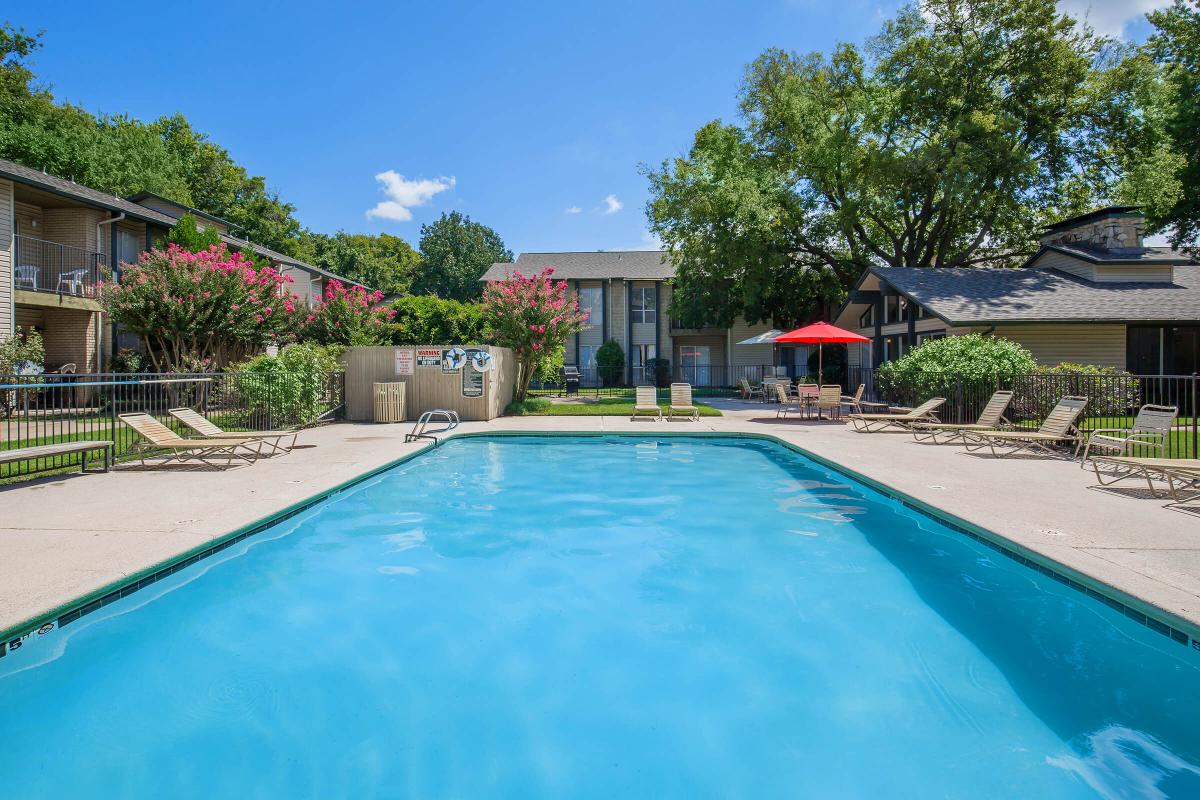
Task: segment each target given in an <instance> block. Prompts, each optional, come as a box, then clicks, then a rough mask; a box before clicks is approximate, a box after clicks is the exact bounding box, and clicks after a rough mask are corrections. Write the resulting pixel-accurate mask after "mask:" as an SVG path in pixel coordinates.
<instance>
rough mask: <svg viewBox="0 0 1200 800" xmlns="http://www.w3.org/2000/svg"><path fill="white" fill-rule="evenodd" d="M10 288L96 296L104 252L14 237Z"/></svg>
mask: <svg viewBox="0 0 1200 800" xmlns="http://www.w3.org/2000/svg"><path fill="white" fill-rule="evenodd" d="M15 238H16V240H17V250H16V255H17V258H16V261H15V262H14V267H13V288H16V289H24V290H26V291H30V292H49V293H50V294H65V295H70V296H72V297H95V296H96V295H97V294H98V293H99V287H100V281H101V280H103V278H104V276H105V275H106V274H107V271H108V263H107V260H106V259H105V257H104V254H103V253H96V252H93V251H91V250H84V249H83V248H81V247H71V246H70V245H65V244H59V243H58V242H48V241H46V240H44V239H34V238H32V237H30V236H17V237H15Z"/></svg>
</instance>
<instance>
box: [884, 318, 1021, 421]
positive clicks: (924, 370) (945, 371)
mask: <svg viewBox="0 0 1200 800" xmlns="http://www.w3.org/2000/svg"><path fill="white" fill-rule="evenodd" d="M1036 366H1037V361H1035V360H1034V358H1033V354H1031V353H1030V352H1029V351H1028V350H1026V349H1025V348H1024V347H1022V346H1021V345H1019V344H1018V343H1016V342H1014V341H1012V340H1011V339H1003V338H1000V337H998V336H983V335H981V334H978V333H969V334H966V335H965V336H946V337H944V338H942V339H931V340H929V341H927V342H925V343H924V344H922V345H919V346H917V347H915V348H913V349H912V350H910V351H909V352H908V353H907V354H906V355H905V356H903V357H902V358H898V359H896V360H895V361H888V362H887V363H885V364H884V365H883V366H881V367H880V368H879V372H878V374H877V377H876V380H877V384H876V385H877V388H878V390H879V391H880V393H881V394H882V395H883V396H884V397H885V398H887V399H888V400H890V401H892V402H898V403H905V404H912V403H915V402H920V401H922V400H924V399H926V398H929V397H935V396H939V395H940V396H943V397H951V396H952V395H954V394H955V393H960V392H962V391H964V390H965V389H971V390H972V392H971V393H972V394H976V393H978V391H983V390H985V389H986V388H987V387H988V386H991V387H993V388H1003V387H1007V386H1011V385H1012V380H1013V378H1014V377H1015V376H1018V375H1026V374H1028V373H1030V372H1033V370H1034V368H1035V367H1036Z"/></svg>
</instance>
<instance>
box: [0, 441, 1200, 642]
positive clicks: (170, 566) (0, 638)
mask: <svg viewBox="0 0 1200 800" xmlns="http://www.w3.org/2000/svg"><path fill="white" fill-rule="evenodd" d="M581 436H582V437H589V438H609V437H622V438H643V439H644V438H693V439H752V440H758V441H767V442H771V443H773V444H777V445H780V446H782V447H784V448H786V449H788V450H790V451H792V452H794V453H797V454H799V455H801V456H804V457H805V458H808V459H810V460H812V461H813V462H815V463H817V464H820V465H821V466H823V467H826V468H828V469H832V470H834V471H835V472H838V473H839V474H842V475H845V476H846V477H848V478H850V479H852V480H855V481H858V482H860V483H862V484H864V485H866V486H867V487H869V488H871V489H873V490H875V491H877V492H879V493H880V494H883V495H884V496H886V497H888V498H890V499H892V500H895V501H897V502H899V503H901V504H902V505H904V506H906V507H908V508H911V509H913V510H914V511H917V512H919V513H922V514H924V515H926V516H928V517H931V518H933V519H934V520H936V521H937V522H940V523H942V524H944V525H946V526H948V527H950V528H952V529H954V530H956V531H957V532H959V533H962V534H965V535H967V536H969V537H971V538H973V539H975V540H977V541H980V542H981V543H983V544H984V545H986V546H989V547H991V548H992V549H995V550H998V551H1000V552H1001V553H1002V554H1003V555H1005V556H1008V557H1010V558H1013V559H1014V560H1016V561H1017V562H1018V563H1021V564H1023V565H1024V566H1027V567H1029V568H1030V569H1034V570H1035V571H1037V572H1040V573H1042V574H1044V575H1046V576H1047V577H1050V578H1052V579H1054V580H1057V581H1059V582H1060V583H1063V584H1064V585H1066V586H1068V587H1069V588H1072V589H1075V590H1076V591H1079V592H1081V593H1082V594H1085V595H1086V596H1088V597H1091V598H1093V599H1095V600H1098V601H1100V602H1102V603H1104V604H1105V605H1108V606H1109V607H1111V608H1113V609H1114V610H1116V611H1118V612H1121V613H1124V614H1125V615H1126V616H1127V617H1130V618H1131V619H1133V620H1134V621H1135V622H1141V623H1142V625H1144V626H1145V627H1148V628H1150V629H1151V630H1153V631H1155V632H1157V633H1160V634H1163V635H1165V636H1167V638H1169V639H1171V640H1172V641H1175V642H1176V643H1177V644H1182V645H1183V646H1184V647H1188V646H1189V644H1190V649H1192V650H1196V651H1197V652H1200V624H1197V623H1194V622H1191V621H1189V620H1187V619H1184V618H1183V617H1180V616H1179V615H1178V614H1175V613H1174V612H1172V611H1169V610H1167V609H1164V608H1161V607H1160V606H1157V605H1155V604H1154V603H1151V602H1150V601H1148V600H1144V599H1142V598H1140V597H1137V596H1136V595H1133V594H1130V593H1129V592H1127V591H1125V590H1124V589H1121V588H1119V587H1116V586H1113V585H1111V584H1109V583H1106V582H1105V581H1102V580H1100V579H1099V578H1095V577H1093V576H1090V575H1087V574H1086V573H1083V572H1080V571H1079V570H1077V569H1075V568H1073V567H1070V566H1068V565H1066V564H1063V563H1061V562H1059V561H1057V560H1056V559H1053V558H1051V557H1049V556H1046V555H1043V554H1041V553H1039V552H1037V551H1036V550H1033V549H1030V548H1029V547H1027V546H1025V545H1022V544H1020V543H1019V542H1016V541H1013V540H1012V539H1009V538H1008V537H1006V536H1004V535H1002V534H999V533H996V532H995V531H992V530H989V529H988V528H985V527H983V526H982V525H979V524H977V523H974V522H971V521H970V520H967V519H964V518H963V517H960V516H958V515H957V514H954V513H952V512H950V511H946V510H945V509H942V508H939V507H938V506H936V505H934V504H932V503H930V502H928V501H924V500H920V499H919V498H916V497H913V496H912V495H910V494H908V493H907V492H903V491H901V490H899V489H896V488H895V487H893V486H891V485H889V484H887V483H885V482H884V481H881V480H879V479H877V478H872V477H870V476H868V475H864V474H863V473H861V472H858V471H857V470H855V469H853V468H851V467H848V466H846V465H844V464H840V463H838V462H837V461H834V460H833V459H830V458H828V457H825V456H822V455H819V454H817V453H814V452H812V451H810V450H807V449H805V448H804V447H802V446H800V445H798V444H795V443H794V442H789V441H787V440H786V439H782V438H780V437H779V436H776V435H774V434H770V433H761V432H756V431H658V432H654V433H650V432H640V431H528V430H487V431H465V432H461V433H450V434H447V435H446V436H444V437H442V438H440V439H437V440H435V441H432V442H430V443H428V444H426V445H423V446H421V447H418V448H417V449H415V450H413V451H412V452H410V453H405V454H404V455H402V456H399V457H397V458H394V459H392V460H390V461H387V462H386V463H384V464H381V465H379V466H376V467H373V468H371V469H369V470H367V471H366V472H363V473H362V474H360V475H356V476H354V477H352V478H348V479H347V480H344V481H342V482H340V483H338V484H336V485H334V486H332V487H330V488H328V489H323V490H321V491H319V492H317V493H315V494H313V495H310V496H308V497H306V498H304V499H302V500H297V501H296V502H294V503H291V504H289V505H287V506H285V507H283V508H281V509H279V510H278V511H275V512H272V513H270V514H267V515H265V516H263V517H260V518H258V519H256V520H254V521H251V522H248V523H246V524H245V525H240V526H238V527H237V528H234V529H233V530H231V531H229V532H227V533H224V534H220V535H217V536H214V537H212V538H211V539H209V540H207V541H205V542H203V543H201V544H199V545H196V546H195V547H191V548H189V549H187V550H185V551H183V552H182V553H179V554H177V555H175V556H171V557H169V558H165V559H163V560H161V561H158V562H156V563H154V564H152V565H150V566H147V567H145V568H143V569H141V570H138V571H137V572H134V573H132V574H130V575H128V576H126V577H123V578H120V579H118V580H115V581H110V582H109V583H106V584H104V585H103V586H101V587H99V588H97V589H95V590H93V591H90V592H87V593H86V594H83V595H80V596H79V597H77V598H74V599H72V600H68V601H66V602H63V603H60V604H58V605H56V606H54V607H53V608H51V609H49V610H47V611H44V612H41V613H39V614H35V615H33V616H31V617H28V618H26V619H25V620H22V621H21V622H18V623H16V624H14V625H11V626H9V627H8V628H6V629H4V630H2V631H0V657H3V656H5V655H7V653H8V651H10V650H15V649H18V648H19V647H21V645H22V644H23V642H24V641H25V640H26V639H28V638H29V637H31V636H33V635H34V634H38V635H42V634H45V633H49V632H50V631H51V630H55V629H57V628H59V627H62V626H63V625H66V624H69V623H70V622H73V621H74V620H76V619H78V618H80V617H81V616H83V615H84V614H87V613H90V612H91V611H94V610H97V609H99V608H102V607H103V606H105V605H108V604H109V603H112V602H115V601H116V600H119V599H121V598H122V597H125V596H127V595H128V594H132V593H133V592H134V591H137V590H138V589H140V588H143V587H144V586H149V585H150V584H152V583H154V582H156V581H158V580H161V579H162V578H165V577H167V576H169V575H172V574H174V573H175V572H178V571H179V570H181V569H184V568H186V567H188V566H191V565H192V564H194V563H196V562H197V561H199V560H201V559H202V558H207V557H208V556H210V555H215V554H216V553H217V552H219V551H221V550H224V549H226V548H227V547H229V546H231V545H233V544H235V543H237V542H239V541H241V540H242V539H245V538H248V537H250V536H253V535H254V534H256V533H261V532H262V531H264V530H266V529H267V528H270V527H272V526H273V525H276V524H278V523H280V522H283V521H284V520H286V519H288V518H290V517H293V516H296V515H297V514H300V513H303V512H304V511H306V510H308V509H309V508H312V507H313V506H315V505H317V504H318V503H321V502H323V501H324V500H327V499H328V498H330V497H333V496H334V495H336V494H340V493H341V492H344V491H346V490H348V489H351V488H353V487H354V486H357V485H358V484H360V483H363V482H365V481H367V480H370V479H371V478H373V477H375V476H376V475H379V474H380V473H383V472H386V471H388V470H390V469H394V468H395V467H397V466H399V465H401V464H403V463H405V462H408V461H411V460H412V459H414V458H416V457H418V456H420V455H423V454H425V453H427V452H429V451H430V450H433V449H435V448H437V447H439V446H441V445H442V444H444V443H446V442H449V441H453V440H457V439H464V440H465V439H486V438H496V437H525V438H539V437H541V438H545V437H581ZM1130 611H1132V612H1134V613H1133V614H1131V613H1130ZM1135 614H1137V615H1140V617H1141V619H1139V618H1138V616H1135ZM68 617H69V619H66V620H65V621H63V620H64V618H68ZM1148 619H1153V620H1154V621H1155V622H1157V623H1159V624H1160V625H1162V626H1164V627H1167V628H1168V630H1167V631H1163V630H1160V629H1159V628H1158V627H1156V626H1154V625H1151V624H1149V622H1147V620H1148ZM1172 630H1173V631H1177V632H1179V633H1180V634H1182V635H1183V636H1185V637H1187V638H1186V640H1185V641H1180V640H1179V639H1178V638H1176V637H1175V636H1174V635H1173V634H1172V632H1171V631H1172ZM14 642H16V643H17V645H16V647H13V646H12V645H13V643H14Z"/></svg>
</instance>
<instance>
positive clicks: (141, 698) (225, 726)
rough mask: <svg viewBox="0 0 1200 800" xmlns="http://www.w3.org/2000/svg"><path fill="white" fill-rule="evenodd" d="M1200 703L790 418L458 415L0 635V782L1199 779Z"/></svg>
mask: <svg viewBox="0 0 1200 800" xmlns="http://www.w3.org/2000/svg"><path fill="white" fill-rule="evenodd" d="M246 474H247V476H250V475H251V473H246ZM1198 698H1200V652H1194V651H1191V650H1190V649H1189V648H1187V647H1184V646H1181V645H1179V644H1177V643H1175V642H1172V641H1171V640H1170V639H1168V638H1167V637H1164V636H1162V635H1161V634H1158V633H1156V632H1154V631H1151V630H1149V629H1147V628H1146V627H1145V626H1143V625H1141V624H1138V623H1137V622H1134V621H1133V620H1130V619H1127V618H1126V617H1124V616H1122V615H1121V614H1120V613H1118V612H1117V611H1114V610H1113V609H1111V608H1109V607H1108V606H1106V605H1103V604H1101V603H1099V602H1097V601H1095V600H1092V599H1090V598H1088V597H1086V596H1085V595H1082V594H1081V593H1079V592H1077V591H1075V590H1073V589H1070V588H1068V587H1066V586H1063V585H1062V584H1060V583H1058V582H1056V581H1054V580H1052V579H1050V578H1048V577H1046V576H1044V575H1042V574H1039V573H1037V572H1034V571H1033V570H1030V569H1028V568H1027V567H1024V566H1021V565H1020V564H1017V563H1015V562H1013V561H1011V560H1009V559H1007V558H1005V557H1003V556H1002V555H1000V554H997V553H996V552H995V551H993V550H990V549H988V548H987V547H985V546H983V545H981V544H980V543H978V542H975V541H973V540H971V539H970V538H968V537H966V536H965V535H963V534H961V533H959V532H955V531H952V530H949V529H947V528H945V527H943V526H941V525H939V524H937V523H935V522H933V521H931V520H930V519H929V518H927V517H925V516H923V515H921V514H919V513H917V512H915V511H912V510H909V509H907V508H905V507H904V506H902V505H901V504H899V503H896V502H894V501H892V500H890V499H887V498H885V497H883V496H882V495H879V494H877V493H875V492H873V491H871V490H869V489H867V488H865V487H863V486H861V485H856V484H855V483H853V482H851V481H848V480H846V479H845V478H843V477H841V476H840V475H839V474H838V473H835V472H832V471H830V470H827V469H825V468H823V467H821V466H819V465H816V464H814V463H812V462H810V461H807V460H806V459H803V458H801V457H799V456H797V455H796V454H794V453H792V452H790V451H788V450H786V449H784V448H782V447H779V446H777V445H774V444H770V443H765V442H756V441H747V440H732V439H665V440H661V441H654V440H652V439H634V438H618V437H613V438H578V439H563V438H554V439H538V438H498V439H483V440H480V439H475V440H455V441H451V442H448V443H446V444H444V445H443V446H440V447H438V448H437V449H435V450H434V451H432V452H430V453H428V454H425V455H422V456H420V457H419V458H417V459H415V460H413V461H410V462H407V463H406V464H404V465H401V466H400V467H398V468H396V469H394V470H391V471H389V472H386V473H384V474H381V475H379V476H377V477H375V478H372V479H370V480H368V481H366V482H364V483H363V484H360V485H359V486H357V487H355V488H354V489H352V490H350V491H347V492H344V493H342V494H339V495H336V496H334V497H333V498H331V499H329V500H327V501H325V502H323V503H321V504H319V505H318V506H315V507H314V508H312V509H310V510H309V511H306V512H304V513H303V514H301V515H299V516H296V517H293V518H291V519H289V520H287V521H285V522H283V523H281V524H279V525H278V526H276V527H275V528H272V529H270V530H268V531H266V532H263V533H261V534H258V535H256V536H253V537H251V538H249V539H247V540H245V541H243V542H241V543H239V544H238V545H235V546H234V547H232V548H230V549H229V550H226V551H224V552H223V553H221V554H220V555H218V556H216V557H213V558H210V559H207V560H205V561H201V562H199V563H197V564H195V565H194V566H192V567H189V568H188V569H186V570H184V571H182V572H179V573H177V574H176V575H173V576H171V577H170V578H168V579H165V580H163V581H161V582H159V583H156V584H154V585H152V586H150V587H148V588H146V589H144V590H141V591H139V592H137V593H135V594H133V595H131V596H129V597H127V598H124V599H122V600H120V601H118V602H116V603H114V604H112V605H110V606H107V607H105V608H103V609H101V610H99V611H97V612H94V613H92V614H89V615H87V616H85V617H83V618H82V619H80V620H78V621H76V622H73V623H71V624H70V625H67V626H66V627H64V628H62V629H61V630H56V631H52V632H51V633H50V634H48V635H46V636H44V637H41V638H36V639H35V640H34V641H31V642H30V643H29V644H28V645H27V646H25V647H22V648H21V649H19V650H17V651H14V652H12V653H10V654H9V655H8V656H6V657H4V658H3V659H0V709H3V712H2V713H3V716H2V717H0V775H3V779H4V783H5V786H6V790H7V791H9V792H11V793H12V794H13V796H18V797H22V798H113V797H132V798H191V797H205V798H234V797H236V798H301V797H322V798H333V797H345V798H365V797H388V798H392V797H412V798H450V797H454V798H493V797H494V798H530V797H553V798H641V797H645V798H668V797H669V798H707V797H715V798H728V797H753V798H782V797H788V798H793V797H802V798H859V797H862V798H972V799H983V798H1014V797H1022V798H1026V797H1028V798H1095V797H1104V798H1118V797H1120V798H1125V797H1143V798H1160V797H1176V798H1183V797H1188V798H1196V797H1200V770H1198V768H1197V765H1198V764H1200V704H1198V703H1197V699H1198Z"/></svg>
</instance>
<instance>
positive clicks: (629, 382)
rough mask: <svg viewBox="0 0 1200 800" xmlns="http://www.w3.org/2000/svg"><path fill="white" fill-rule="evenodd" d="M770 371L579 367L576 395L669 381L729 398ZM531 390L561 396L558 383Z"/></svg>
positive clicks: (710, 367) (537, 383) (540, 384)
mask: <svg viewBox="0 0 1200 800" xmlns="http://www.w3.org/2000/svg"><path fill="white" fill-rule="evenodd" d="M774 369H775V368H774V367H771V366H767V365H764V364H752V365H748V366H742V365H729V364H711V365H710V364H701V365H680V364H671V365H667V366H666V367H665V368H662V367H656V366H654V365H650V366H647V367H632V368H629V369H621V368H618V369H616V370H608V369H606V368H603V367H582V368H580V370H579V377H580V381H579V392H580V394H583V395H585V396H594V397H615V396H621V395H626V394H629V393H630V391H631V389H632V388H633V387H634V386H651V385H657V386H659V387H665V386H668V385H669V384H671V383H672V382H681V383H690V384H691V385H692V388H694V389H704V390H706V391H707V392H708V393H709V394H725V395H733V394H737V393H738V392H739V391H740V389H739V384H740V382H741V381H742V380H746V381H749V382H750V383H761V382H762V379H763V377H764V376H766V375H771V374H773V372H774ZM531 390H532V392H533V394H541V395H558V394H562V393H563V391H564V386H563V384H562V382H560V381H555V382H545V383H543V382H540V381H534V382H533V384H532V386H531Z"/></svg>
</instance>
